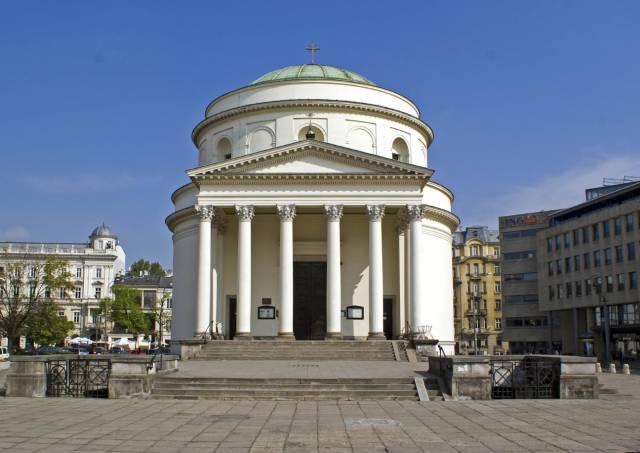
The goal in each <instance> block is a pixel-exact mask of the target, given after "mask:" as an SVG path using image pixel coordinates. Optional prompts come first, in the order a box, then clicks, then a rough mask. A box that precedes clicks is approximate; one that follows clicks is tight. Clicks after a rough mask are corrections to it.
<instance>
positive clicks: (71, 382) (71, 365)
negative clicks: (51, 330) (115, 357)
mask: <svg viewBox="0 0 640 453" xmlns="http://www.w3.org/2000/svg"><path fill="white" fill-rule="evenodd" d="M110 375H111V360H109V359H78V358H76V359H63V360H50V361H48V362H47V396H56V397H71V398H108V397H109V376H110Z"/></svg>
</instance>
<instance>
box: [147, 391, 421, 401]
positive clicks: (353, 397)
mask: <svg viewBox="0 0 640 453" xmlns="http://www.w3.org/2000/svg"><path fill="white" fill-rule="evenodd" d="M151 398H152V399H176V400H206V399H211V400H251V401H255V400H268V401H278V400H298V401H299V400H309V401H336V400H341V401H344V400H347V401H363V400H376V401H385V400H387V401H417V400H418V398H417V396H416V395H389V394H388V393H381V394H373V395H371V394H370V395H363V394H354V393H344V394H336V393H331V394H329V393H323V394H318V395H309V394H284V395H282V394H274V395H268V394H260V395H204V394H201V393H199V392H198V393H182V394H180V395H163V394H157V393H152V394H151Z"/></svg>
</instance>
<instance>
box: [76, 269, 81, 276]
mask: <svg viewBox="0 0 640 453" xmlns="http://www.w3.org/2000/svg"><path fill="white" fill-rule="evenodd" d="M76 277H78V278H82V268H81V267H76Z"/></svg>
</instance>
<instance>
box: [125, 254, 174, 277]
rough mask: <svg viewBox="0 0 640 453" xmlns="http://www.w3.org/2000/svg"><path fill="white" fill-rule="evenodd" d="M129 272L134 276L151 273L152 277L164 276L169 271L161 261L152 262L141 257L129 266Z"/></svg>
mask: <svg viewBox="0 0 640 453" xmlns="http://www.w3.org/2000/svg"><path fill="white" fill-rule="evenodd" d="M129 274H130V275H133V276H139V275H151V276H152V277H164V276H165V275H166V274H167V273H166V272H165V270H164V269H163V267H162V265H161V264H160V263H158V262H153V263H150V262H149V261H147V260H145V259H142V258H140V259H139V260H138V261H136V262H134V263H133V264H132V265H131V267H130V268H129Z"/></svg>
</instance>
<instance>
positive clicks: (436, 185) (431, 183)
mask: <svg viewBox="0 0 640 453" xmlns="http://www.w3.org/2000/svg"><path fill="white" fill-rule="evenodd" d="M426 186H427V187H431V188H433V189H436V190H439V191H440V192H442V193H444V194H445V195H446V196H448V197H449V200H451V203H453V200H454V199H455V197H454V195H453V192H451V190H449V189H448V188H447V187H445V186H443V185H442V184H440V183H439V182H436V181H434V180H433V179H429V181H428V182H427V184H426Z"/></svg>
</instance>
